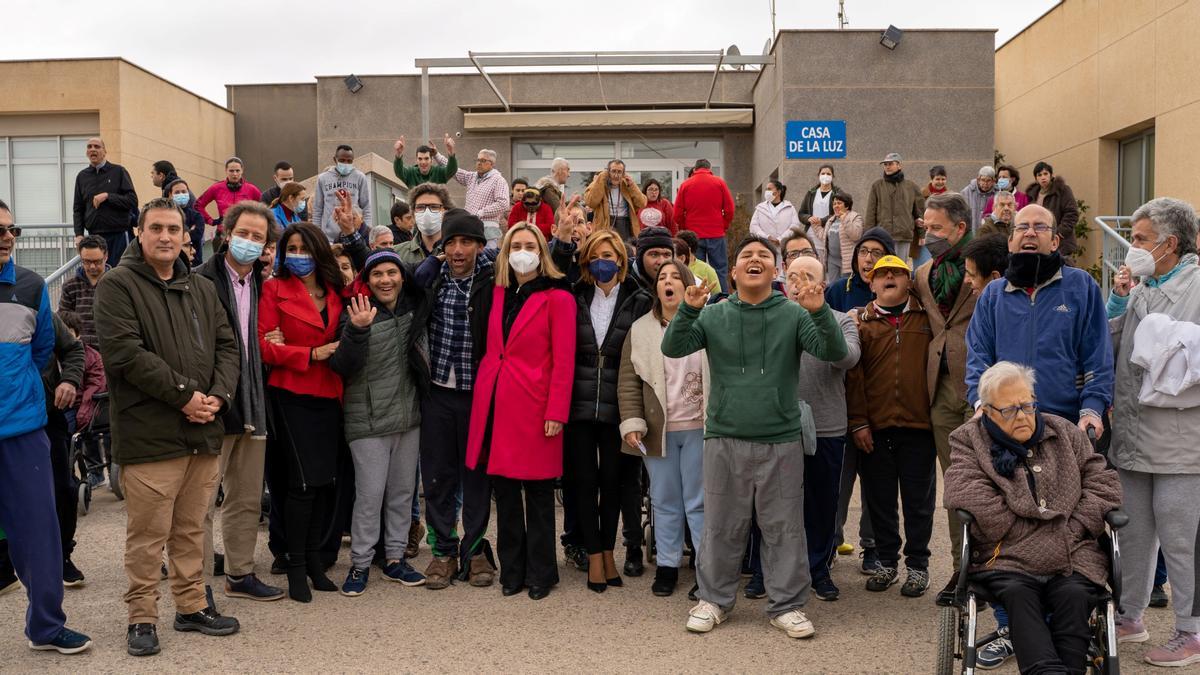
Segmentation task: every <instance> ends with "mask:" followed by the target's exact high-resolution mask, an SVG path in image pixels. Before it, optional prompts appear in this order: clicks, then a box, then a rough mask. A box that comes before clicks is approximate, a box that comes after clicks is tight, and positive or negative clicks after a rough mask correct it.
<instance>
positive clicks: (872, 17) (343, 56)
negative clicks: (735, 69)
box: [0, 0, 1058, 105]
mask: <svg viewBox="0 0 1200 675" xmlns="http://www.w3.org/2000/svg"><path fill="white" fill-rule="evenodd" d="M1056 4H1058V0H1006V1H1005V2H1003V3H994V2H983V1H981V0H941V1H938V2H929V1H919V2H918V1H916V0H846V15H847V18H848V19H849V21H850V23H849V27H850V28H859V29H865V28H872V29H874V28H884V27H886V26H887V25H888V24H895V25H896V26H898V27H900V28H995V29H996V30H997V34H996V44H997V45H999V44H1001V43H1002V42H1004V41H1005V40H1007V39H1008V38H1010V37H1012V36H1013V35H1015V34H1016V33H1018V32H1019V31H1020V30H1021V29H1022V28H1024V27H1025V26H1027V25H1029V24H1030V23H1031V22H1033V21H1034V20H1035V19H1037V18H1038V17H1039V16H1041V15H1042V13H1044V12H1045V11H1046V10H1048V9H1050V8H1051V7H1053V6H1054V5H1056ZM6 5H8V6H6V7H5V23H6V25H7V26H8V30H7V31H5V36H4V39H3V40H0V59H41V58H70V57H87V56H120V57H124V58H125V59H127V60H129V61H132V62H134V63H136V64H138V65H139V66H141V67H143V68H145V69H147V70H149V71H151V72H153V73H156V74H158V75H160V76H162V77H165V78H166V79H168V80H171V81H173V82H175V83H176V84H179V85H180V86H183V87H186V88H187V89H190V90H192V91H194V92H196V93H198V94H200V95H202V96H205V97H208V98H210V99H212V100H213V101H216V102H218V103H220V104H222V105H224V104H225V86H224V85H226V84H233V83H237V84H241V83H253V82H311V81H312V78H313V77H314V76H316V75H344V74H347V73H357V74H390V73H410V72H414V71H415V68H414V67H413V60H414V59H416V58H427V57H462V56H466V54H467V51H468V50H471V51H477V52H499V51H590V50H621V51H628V50H663V49H680V50H683V49H686V50H709V49H712V50H716V49H723V48H725V47H728V46H729V45H730V44H736V45H738V47H739V48H740V49H741V51H742V53H743V54H757V53H759V52H760V51H761V50H762V46H763V43H764V42H766V40H767V39H768V38H769V37H770V35H771V12H770V0H673V1H670V2H666V1H663V0H659V1H658V2H646V0H635V1H627V0H607V1H604V0H550V1H549V2H528V1H527V2H515V3H514V2H503V1H498V0H437V1H430V0H420V1H414V0H385V1H375V2H362V1H360V2H337V1H330V0H325V1H323V2H316V1H312V0H289V1H288V2H264V1H262V0H240V1H236V2H235V1H231V0H208V1H207V2H197V1H191V2H186V1H185V2H164V1H163V0H119V1H118V2H116V3H110V5H109V6H108V7H106V8H105V9H103V10H100V9H98V6H97V5H96V4H95V2H94V0H35V1H34V2H19V3H6ZM1001 6H1003V7H1004V11H1003V12H1002V13H1000V12H997V8H998V7H1001ZM684 7H686V8H687V11H686V12H683V11H681V8H684ZM448 8H449V9H448ZM837 8H838V3H837V0H778V2H777V7H776V17H775V25H776V28H777V29H779V30H783V29H788V28H836V27H837Z"/></svg>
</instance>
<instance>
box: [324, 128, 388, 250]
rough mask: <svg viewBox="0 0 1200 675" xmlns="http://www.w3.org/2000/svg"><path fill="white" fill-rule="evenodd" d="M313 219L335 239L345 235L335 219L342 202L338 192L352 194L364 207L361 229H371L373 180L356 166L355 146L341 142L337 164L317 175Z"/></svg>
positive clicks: (335, 161) (351, 198) (335, 153)
mask: <svg viewBox="0 0 1200 675" xmlns="http://www.w3.org/2000/svg"><path fill="white" fill-rule="evenodd" d="M313 192H314V193H315V194H314V195H313V198H312V222H313V223H315V224H316V225H318V226H320V228H321V231H323V232H324V233H325V236H326V237H328V238H329V241H331V242H332V241H334V240H336V239H337V238H338V236H340V235H341V230H340V229H339V228H338V224H337V222H335V221H334V219H333V209H334V207H335V206H337V204H338V194H339V193H345V194H347V195H349V196H350V202H351V203H352V204H354V205H355V206H357V207H358V208H359V210H361V211H362V217H363V223H362V227H361V228H360V229H362V230H363V233H364V235H365V234H366V232H370V231H371V225H372V222H371V221H372V216H373V213H372V209H371V181H370V179H368V178H367V175H366V174H365V173H363V172H361V171H359V170H358V169H356V168H354V148H352V147H350V146H348V145H339V146H337V150H336V151H334V153H333V166H332V167H330V168H328V169H326V170H325V172H324V173H322V174H321V175H320V176H317V185H316V188H315V189H314V190H313Z"/></svg>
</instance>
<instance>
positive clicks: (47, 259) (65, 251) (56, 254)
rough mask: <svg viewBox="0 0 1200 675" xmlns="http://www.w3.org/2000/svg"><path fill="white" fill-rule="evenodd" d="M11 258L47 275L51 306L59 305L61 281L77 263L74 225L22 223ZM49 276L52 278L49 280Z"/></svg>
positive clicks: (67, 277)
mask: <svg viewBox="0 0 1200 675" xmlns="http://www.w3.org/2000/svg"><path fill="white" fill-rule="evenodd" d="M13 259H14V260H15V261H16V263H17V264H18V265H20V266H22V267H26V268H29V269H31V270H33V271H34V272H37V273H38V274H40V275H42V276H43V277H46V285H47V288H48V290H49V291H50V306H51V307H58V296H59V292H60V291H61V289H62V282H63V281H65V280H66V279H69V278H70V277H69V276H68V274H74V271H75V266H76V265H77V264H78V263H79V255H78V254H77V252H76V251H75V228H74V227H73V226H71V225H66V224H56V223H51V224H47V225H21V238H20V239H18V240H17V245H16V247H15V248H14V249H13ZM51 277H53V278H54V281H53V282H51V281H50V279H51Z"/></svg>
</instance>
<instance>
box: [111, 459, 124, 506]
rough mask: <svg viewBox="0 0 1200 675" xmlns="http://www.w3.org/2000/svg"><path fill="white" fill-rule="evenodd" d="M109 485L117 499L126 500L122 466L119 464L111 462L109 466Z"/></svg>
mask: <svg viewBox="0 0 1200 675" xmlns="http://www.w3.org/2000/svg"><path fill="white" fill-rule="evenodd" d="M108 487H109V488H110V489H111V490H112V493H113V496H115V497H116V498H117V501H124V500H125V493H124V492H122V491H121V466H120V465H119V464H110V465H109V466H108Z"/></svg>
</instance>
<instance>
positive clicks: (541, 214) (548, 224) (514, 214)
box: [508, 202, 554, 241]
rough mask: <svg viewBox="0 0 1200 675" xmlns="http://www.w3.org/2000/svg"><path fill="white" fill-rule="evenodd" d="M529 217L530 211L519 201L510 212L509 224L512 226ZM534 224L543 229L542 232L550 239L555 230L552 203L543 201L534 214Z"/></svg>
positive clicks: (547, 239)
mask: <svg viewBox="0 0 1200 675" xmlns="http://www.w3.org/2000/svg"><path fill="white" fill-rule="evenodd" d="M528 217H529V212H528V211H526V210H525V205H524V204H522V203H521V202H517V203H516V205H515V206H513V207H512V211H509V212H508V226H509V227H512V226H513V225H516V224H517V223H521V222H524V221H525V220H526V219H528ZM533 224H534V225H536V226H537V229H539V230H541V231H542V234H543V235H544V236H545V237H546V241H550V238H551V237H552V236H553V234H552V233H553V231H554V209H552V208H550V205H549V204H547V203H546V202H542V205H541V206H539V207H538V210H537V212H536V213H534V214H533Z"/></svg>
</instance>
